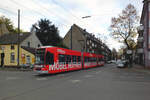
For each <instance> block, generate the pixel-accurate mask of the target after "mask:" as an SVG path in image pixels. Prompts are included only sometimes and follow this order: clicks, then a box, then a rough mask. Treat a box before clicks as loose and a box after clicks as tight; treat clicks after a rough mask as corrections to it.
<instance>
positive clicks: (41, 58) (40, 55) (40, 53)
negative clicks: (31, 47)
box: [35, 49, 45, 65]
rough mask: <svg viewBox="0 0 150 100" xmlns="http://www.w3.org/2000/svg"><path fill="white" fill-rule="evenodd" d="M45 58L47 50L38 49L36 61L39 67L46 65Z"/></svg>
mask: <svg viewBox="0 0 150 100" xmlns="http://www.w3.org/2000/svg"><path fill="white" fill-rule="evenodd" d="M44 56H45V49H38V50H37V51H36V61H35V64H37V65H42V64H44Z"/></svg>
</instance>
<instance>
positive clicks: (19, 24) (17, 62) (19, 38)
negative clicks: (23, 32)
mask: <svg viewBox="0 0 150 100" xmlns="http://www.w3.org/2000/svg"><path fill="white" fill-rule="evenodd" d="M17 38H18V58H17V66H19V65H20V64H19V60H20V59H19V56H20V54H19V53H20V50H19V49H20V45H19V43H20V9H18V37H17Z"/></svg>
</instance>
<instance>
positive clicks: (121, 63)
mask: <svg viewBox="0 0 150 100" xmlns="http://www.w3.org/2000/svg"><path fill="white" fill-rule="evenodd" d="M116 64H117V67H118V68H124V67H125V63H124V62H123V61H122V60H121V59H118V60H117V62H116Z"/></svg>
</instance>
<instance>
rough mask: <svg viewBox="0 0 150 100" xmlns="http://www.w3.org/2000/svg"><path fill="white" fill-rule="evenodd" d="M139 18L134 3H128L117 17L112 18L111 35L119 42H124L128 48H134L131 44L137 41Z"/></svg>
mask: <svg viewBox="0 0 150 100" xmlns="http://www.w3.org/2000/svg"><path fill="white" fill-rule="evenodd" d="M139 19H140V18H139V16H138V14H137V10H136V8H135V7H134V6H133V5H132V4H129V5H127V7H126V8H125V9H124V10H122V13H121V14H120V15H118V17H117V18H116V17H113V18H112V19H111V25H110V31H111V35H112V36H113V37H114V38H115V39H117V40H118V41H119V42H121V43H124V44H125V45H126V46H127V48H128V49H132V46H133V45H131V44H133V43H135V37H136V36H137V27H138V25H139Z"/></svg>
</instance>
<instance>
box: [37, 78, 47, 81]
mask: <svg viewBox="0 0 150 100" xmlns="http://www.w3.org/2000/svg"><path fill="white" fill-rule="evenodd" d="M36 80H38V81H44V80H47V78H37V79H36Z"/></svg>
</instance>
